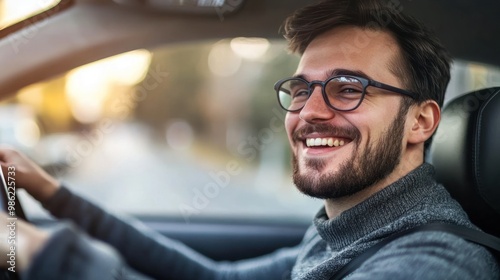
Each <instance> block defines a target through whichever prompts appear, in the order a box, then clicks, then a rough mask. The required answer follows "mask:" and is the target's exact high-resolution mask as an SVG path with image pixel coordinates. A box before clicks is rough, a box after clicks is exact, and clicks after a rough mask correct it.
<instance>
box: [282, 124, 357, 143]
mask: <svg viewBox="0 0 500 280" xmlns="http://www.w3.org/2000/svg"><path fill="white" fill-rule="evenodd" d="M314 132H316V133H321V134H331V135H335V136H339V137H344V138H349V139H352V140H353V141H356V142H358V141H359V139H360V137H361V132H359V130H358V129H357V128H355V127H352V126H349V127H339V126H333V125H330V124H326V123H318V124H308V125H305V126H303V127H301V128H299V129H297V130H295V131H294V132H293V133H292V139H293V140H294V141H302V140H303V139H304V135H307V134H311V133H314Z"/></svg>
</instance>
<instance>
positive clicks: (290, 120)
mask: <svg viewBox="0 0 500 280" xmlns="http://www.w3.org/2000/svg"><path fill="white" fill-rule="evenodd" d="M299 120H300V119H299V114H296V113H287V114H286V116H285V129H286V134H287V136H288V140H289V141H290V144H292V134H293V132H294V131H295V129H296V127H297V124H298V122H299Z"/></svg>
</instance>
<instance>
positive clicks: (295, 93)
mask: <svg viewBox="0 0 500 280" xmlns="http://www.w3.org/2000/svg"><path fill="white" fill-rule="evenodd" d="M291 96H292V98H293V99H297V98H299V99H300V98H307V97H308V96H309V90H307V89H305V88H299V89H296V90H293V89H292V92H291Z"/></svg>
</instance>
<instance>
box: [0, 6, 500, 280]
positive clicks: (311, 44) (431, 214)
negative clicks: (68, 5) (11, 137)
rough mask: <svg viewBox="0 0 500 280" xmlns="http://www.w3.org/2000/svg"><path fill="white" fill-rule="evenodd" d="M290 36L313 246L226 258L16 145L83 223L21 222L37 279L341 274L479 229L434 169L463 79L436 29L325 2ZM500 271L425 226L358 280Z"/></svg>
mask: <svg viewBox="0 0 500 280" xmlns="http://www.w3.org/2000/svg"><path fill="white" fill-rule="evenodd" d="M285 33H286V34H285V35H286V37H287V38H288V39H289V41H290V47H291V49H292V50H293V51H296V52H298V53H300V54H301V60H300V63H299V66H298V68H297V70H296V73H295V75H294V76H293V77H292V78H287V79H283V80H281V81H279V82H278V83H276V85H275V89H276V91H277V93H278V95H279V102H280V105H281V106H282V107H283V108H284V109H285V110H287V111H288V114H287V117H286V129H287V134H288V137H289V140H290V146H291V149H292V152H293V167H294V175H293V176H294V182H295V184H296V185H297V187H298V188H299V190H300V191H302V192H304V193H306V194H308V195H310V196H313V197H319V198H323V199H324V201H325V207H324V209H322V210H320V211H319V213H318V214H317V215H316V217H315V219H314V225H313V226H311V228H310V229H309V230H308V232H307V233H306V235H305V236H304V239H303V241H302V243H301V244H299V245H298V246H297V247H295V248H290V249H282V250H280V251H277V252H275V253H273V254H270V255H267V256H263V257H261V258H257V259H252V260H245V261H240V262H235V263H217V262H214V261H212V260H209V259H207V258H205V257H203V256H200V255H199V254H197V253H196V252H193V251H192V250H190V249H188V248H186V247H184V246H183V245H181V244H179V243H176V242H175V241H173V240H170V239H167V238H164V237H161V236H158V235H157V234H155V233H152V232H149V231H148V230H147V229H144V228H141V227H140V226H131V225H129V224H127V223H126V222H124V221H122V220H120V219H118V218H116V217H113V216H111V215H109V214H108V213H106V212H104V211H103V210H101V209H99V208H98V207H96V206H94V205H92V204H90V203H89V202H87V201H85V200H84V199H82V198H80V197H77V196H75V195H74V194H72V193H71V192H70V191H69V190H68V189H66V188H64V187H61V186H60V183H59V182H58V181H57V180H56V179H54V178H52V177H50V176H49V175H47V174H46V173H45V172H44V171H42V170H41V169H40V168H39V167H37V166H36V165H34V164H33V163H32V162H31V161H29V160H28V159H27V158H25V157H24V156H23V155H21V154H19V153H18V152H15V151H12V150H8V149H2V150H0V160H1V161H2V163H3V164H2V166H4V168H5V167H8V166H15V167H16V170H17V173H16V176H17V184H18V186H22V187H24V188H25V189H26V190H27V191H28V192H29V193H30V194H31V195H32V196H34V197H35V198H36V199H38V200H39V201H41V202H42V203H43V204H44V206H45V207H46V208H47V209H48V210H49V211H51V212H52V213H53V214H54V215H55V216H56V217H59V218H66V219H68V218H69V219H71V220H73V221H74V222H75V223H76V224H77V225H78V227H79V229H74V228H71V227H64V228H63V229H60V230H57V231H56V232H55V233H52V234H48V233H44V232H41V231H39V230H37V229H34V228H32V227H30V226H28V225H25V224H21V228H19V236H20V238H21V240H20V243H21V242H24V244H25V247H24V248H20V252H19V255H20V256H22V258H21V261H20V263H19V266H20V268H21V269H23V270H24V276H25V277H26V279H69V278H71V279H117V278H118V279H122V278H123V279H126V278H127V275H128V274H127V273H128V272H129V270H128V267H131V268H134V269H135V270H138V271H139V272H141V273H143V274H145V275H148V276H150V277H154V278H161V279H330V277H332V276H333V275H334V274H335V273H336V272H337V271H338V270H339V269H340V268H341V267H342V266H343V265H344V264H346V263H347V262H349V261H350V260H351V259H353V258H354V257H356V256H357V255H359V254H361V253H362V252H363V251H365V250H366V249H367V248H369V247H371V246H372V245H374V244H376V243H378V242H380V241H381V240H383V239H384V238H386V237H387V236H389V235H390V234H392V233H395V232H400V231H402V230H405V229H408V228H412V227H415V226H418V225H422V224H426V223H430V222H436V221H439V222H445V223H450V224H460V225H465V226H468V227H471V228H474V226H473V225H472V224H471V223H470V222H469V220H468V219H467V216H466V214H465V213H464V212H463V210H462V209H461V208H460V206H459V205H458V203H456V202H455V201H454V200H453V199H452V198H451V197H450V196H449V194H448V193H447V192H446V191H445V189H444V188H443V187H442V186H440V185H439V184H437V183H436V182H435V181H434V179H433V169H432V166H430V165H429V164H426V163H424V149H425V143H426V142H428V141H429V139H430V138H431V137H432V134H433V133H434V131H435V130H436V127H437V125H438V122H439V119H440V106H441V105H442V102H443V95H444V92H445V89H446V86H447V83H448V80H449V61H450V59H449V56H448V54H447V52H446V51H445V50H444V49H443V47H442V46H441V45H440V44H439V42H438V41H437V40H436V39H435V38H434V37H433V35H432V34H430V33H429V32H428V31H427V30H426V29H425V28H424V27H422V26H421V25H420V24H419V23H417V22H416V21H414V20H413V19H411V18H409V17H408V16H405V15H403V14H402V13H400V11H399V10H397V9H394V8H393V7H387V6H386V5H384V4H383V3H382V2H380V1H374V0H359V1H348V0H336V1H324V2H321V3H319V4H315V5H311V6H309V7H306V8H304V9H302V10H300V11H298V12H297V13H296V14H295V15H293V16H292V17H290V18H289V19H287V21H286V23H285ZM79 230H83V231H86V232H87V233H88V234H89V235H90V236H92V237H94V238H95V239H99V240H101V241H104V242H105V243H107V245H103V244H101V243H97V242H95V241H92V240H90V239H89V238H87V237H85V236H83V234H81V233H80V232H79ZM3 246H5V245H3ZM112 248H113V249H112ZM7 251H8V248H2V253H3V252H7ZM2 255H5V254H2ZM4 263H5V262H4ZM125 263H126V265H125ZM498 277H499V271H498V266H497V264H496V263H495V261H494V259H493V257H492V256H491V255H490V254H489V253H488V251H487V250H486V249H484V248H483V247H481V246H478V245H474V244H471V243H468V242H466V241H464V240H462V239H461V238H458V237H456V236H454V235H451V234H447V233H441V232H421V233H414V234H411V235H408V236H404V237H402V238H399V239H397V240H395V241H393V242H391V243H390V244H388V245H387V246H385V247H384V248H382V249H381V250H380V251H379V252H378V253H376V254H375V255H374V256H373V257H371V258H370V259H368V260H367V261H366V262H365V263H364V264H363V265H362V266H361V267H359V268H358V269H357V270H356V271H355V272H353V273H352V274H351V275H349V277H348V278H350V279H496V278H498Z"/></svg>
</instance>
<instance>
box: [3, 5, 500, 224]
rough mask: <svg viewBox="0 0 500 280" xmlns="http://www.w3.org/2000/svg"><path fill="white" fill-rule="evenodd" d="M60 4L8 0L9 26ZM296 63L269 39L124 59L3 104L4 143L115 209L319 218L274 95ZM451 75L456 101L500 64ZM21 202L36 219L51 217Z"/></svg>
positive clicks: (464, 64)
mask: <svg viewBox="0 0 500 280" xmlns="http://www.w3.org/2000/svg"><path fill="white" fill-rule="evenodd" d="M28 3H32V5H28ZM53 4H54V1H48V0H47V1H33V2H29V1H22V2H20V1H16V0H9V1H8V0H3V1H0V25H1V26H7V25H9V24H12V23H13V22H15V21H16V20H18V19H22V18H25V17H27V16H28V15H30V14H32V13H34V12H38V13H39V12H41V11H42V12H43V11H44V10H45V9H47V8H49V7H51V6H52V5H53ZM298 60H299V58H298V57H297V56H294V55H290V54H288V53H287V52H286V43H285V41H284V40H276V41H269V40H267V39H263V38H226V39H222V40H217V41H198V42H189V43H185V44H179V45H168V46H159V47H157V48H154V49H148V50H146V49H138V50H135V51H131V52H127V53H123V54H120V55H117V56H113V57H109V58H106V59H103V60H100V61H96V62H94V63H91V64H88V65H84V66H81V67H78V68H75V69H73V70H71V71H68V72H67V73H65V74H63V75H61V76H58V77H53V78H52V79H50V80H46V81H43V82H40V83H36V84H32V85H29V86H27V87H25V88H23V89H22V90H20V91H19V92H18V94H17V95H16V97H15V98H12V99H9V100H5V101H3V102H2V103H1V104H0V143H4V144H8V145H12V146H14V147H16V148H18V149H20V150H22V151H24V152H25V153H27V154H28V155H29V156H30V157H32V158H33V159H34V160H35V161H37V162H38V163H40V164H41V165H42V166H43V167H44V168H45V169H46V170H47V171H49V172H50V173H52V174H53V175H54V176H56V177H57V178H59V179H61V180H62V181H63V182H64V183H65V184H66V185H67V186H68V187H69V188H71V189H73V190H75V191H76V192H78V193H80V194H82V195H84V196H86V197H88V198H90V199H91V200H94V201H95V202H97V203H98V204H100V205H102V206H104V207H105V208H107V209H109V210H111V211H116V212H125V213H129V214H141V215H157V214H161V215H172V216H180V217H183V218H184V219H186V220H189V219H190V218H192V217H194V216H198V215H200V216H203V215H205V216H232V217H240V218H241V217H249V218H255V217H258V218H270V219H271V218H272V219H275V218H277V217H278V218H281V219H310V218H311V217H312V216H313V215H314V214H315V212H316V211H317V209H318V208H319V207H320V205H321V201H319V200H315V199H311V198H308V197H305V196H304V195H302V194H300V193H299V192H298V191H297V190H296V189H295V187H294V186H293V183H292V182H291V168H290V154H289V149H288V140H287V138H286V134H285V131H284V126H283V120H284V112H283V111H282V110H281V109H280V108H279V106H278V104H277V101H276V96H275V92H274V91H273V84H274V82H276V81H277V80H279V79H281V78H283V77H286V76H290V75H292V74H293V73H294V71H295V68H296V66H297V63H298ZM4 71H5V70H4ZM452 74H453V78H452V81H451V83H450V86H449V89H448V94H447V95H448V96H447V99H446V100H449V99H450V98H451V97H453V96H456V95H459V94H461V93H465V92H467V91H470V90H473V89H479V88H484V87H488V86H492V85H500V71H499V69H497V68H493V67H489V66H487V65H483V64H476V63H474V62H468V61H455V63H454V65H453V72H452ZM21 195H22V196H23V197H22V199H23V202H24V203H25V204H26V208H27V209H26V210H27V211H28V213H29V215H34V216H37V215H41V214H40V213H42V211H41V210H40V206H39V205H38V204H37V203H36V202H34V201H33V200H30V199H29V198H28V197H27V196H26V195H24V194H21Z"/></svg>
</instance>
